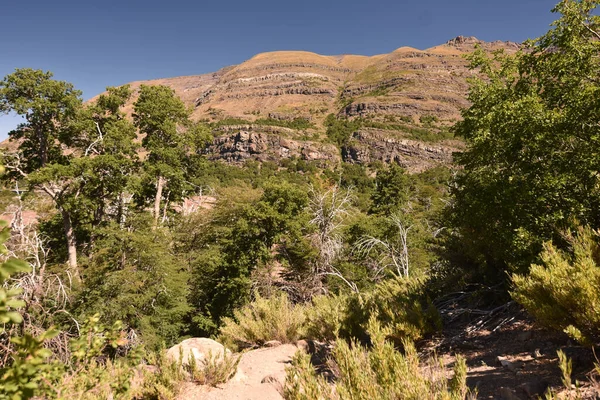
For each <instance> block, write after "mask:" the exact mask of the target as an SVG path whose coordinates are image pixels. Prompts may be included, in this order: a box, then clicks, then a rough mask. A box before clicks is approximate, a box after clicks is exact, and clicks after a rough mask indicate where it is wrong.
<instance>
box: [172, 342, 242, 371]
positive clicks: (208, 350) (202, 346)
mask: <svg viewBox="0 0 600 400" xmlns="http://www.w3.org/2000/svg"><path fill="white" fill-rule="evenodd" d="M180 349H181V351H182V352H183V360H182V363H183V365H188V364H189V359H190V358H189V357H190V355H192V356H193V357H194V358H195V359H196V364H197V365H198V366H203V365H205V364H206V362H207V360H209V359H210V357H212V358H217V359H222V358H223V355H224V354H229V353H231V352H230V351H229V350H227V349H226V348H225V347H224V346H223V345H222V344H221V343H218V342H215V341H214V340H212V339H208V338H191V339H186V340H184V341H183V342H181V343H179V344H176V345H175V346H173V347H171V348H170V349H168V350H167V358H168V359H170V360H173V361H179V357H180Z"/></svg>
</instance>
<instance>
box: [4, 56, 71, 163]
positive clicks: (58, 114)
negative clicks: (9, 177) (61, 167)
mask: <svg viewBox="0 0 600 400" xmlns="http://www.w3.org/2000/svg"><path fill="white" fill-rule="evenodd" d="M80 96H81V92H80V91H78V90H75V89H74V87H73V85H72V84H70V83H68V82H63V81H57V80H54V79H52V73H51V72H44V71H41V70H33V69H30V68H22V69H17V70H15V72H14V73H12V74H10V75H7V76H6V77H4V79H3V80H2V81H1V82H0V111H12V112H15V113H17V114H18V115H20V116H22V117H24V118H25V122H24V123H22V124H20V125H19V126H18V127H17V128H16V129H15V130H13V131H11V132H9V137H10V138H11V139H14V140H20V141H21V144H20V146H19V147H20V149H21V151H22V153H23V156H24V160H23V161H24V163H23V164H24V165H23V167H24V168H23V169H24V171H25V172H31V171H33V170H35V169H37V168H40V167H44V166H46V164H48V163H49V162H54V161H57V160H60V159H61V158H62V150H61V148H60V143H59V142H58V140H57V139H58V137H59V135H60V134H61V132H62V131H63V129H64V128H65V124H67V123H68V121H69V119H70V118H71V117H72V116H73V114H74V113H75V111H76V110H77V109H78V107H79V106H80V104H81V98H80Z"/></svg>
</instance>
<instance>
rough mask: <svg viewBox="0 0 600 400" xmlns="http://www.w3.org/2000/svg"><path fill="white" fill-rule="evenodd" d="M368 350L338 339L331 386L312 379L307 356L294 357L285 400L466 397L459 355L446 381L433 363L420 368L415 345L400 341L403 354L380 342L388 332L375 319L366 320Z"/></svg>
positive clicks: (465, 368) (436, 363)
mask: <svg viewBox="0 0 600 400" xmlns="http://www.w3.org/2000/svg"><path fill="white" fill-rule="evenodd" d="M369 333H370V336H371V341H372V343H373V346H372V348H371V349H366V348H363V347H361V346H360V345H359V344H358V343H356V342H354V343H352V344H350V345H349V344H348V343H347V342H346V341H344V340H341V339H338V340H337V341H336V343H335V348H334V351H333V362H335V365H336V366H337V368H336V369H337V370H338V373H337V379H336V381H335V383H334V384H333V385H329V384H328V383H327V381H326V380H325V379H324V378H323V377H321V376H319V375H317V373H316V372H315V370H314V368H313V366H312V365H311V364H310V356H308V355H307V354H304V353H298V354H297V355H296V356H295V358H294V360H293V364H292V367H291V368H290V369H288V374H287V378H286V383H285V387H284V397H285V399H287V400H309V399H334V400H346V399H348V400H349V399H352V400H363V399H364V400H372V399H383V400H387V399H389V400H395V399H415V400H416V399H419V400H421V399H448V400H450V399H465V398H467V396H469V391H468V388H467V386H466V372H467V366H466V362H465V359H464V358H462V357H458V358H457V361H456V364H455V366H454V377H453V378H452V379H451V380H450V381H448V379H447V378H446V373H445V371H444V369H443V368H442V367H441V366H440V365H439V363H438V362H436V360H435V359H432V360H430V361H429V363H428V367H429V368H427V369H426V370H424V369H423V368H422V367H421V366H420V364H419V357H418V355H417V352H416V350H415V347H414V345H413V344H412V342H410V341H405V345H404V349H405V353H404V354H402V353H400V352H398V351H396V349H395V348H394V346H393V345H392V344H391V343H390V342H387V341H386V340H385V338H386V336H388V335H389V332H388V331H387V330H386V329H383V328H382V327H381V325H380V323H379V322H377V320H376V318H375V317H373V318H371V319H370V321H369Z"/></svg>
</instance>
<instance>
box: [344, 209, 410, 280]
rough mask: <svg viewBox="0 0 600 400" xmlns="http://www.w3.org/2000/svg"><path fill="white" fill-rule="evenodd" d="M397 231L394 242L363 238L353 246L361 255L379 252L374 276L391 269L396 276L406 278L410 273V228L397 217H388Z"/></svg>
mask: <svg viewBox="0 0 600 400" xmlns="http://www.w3.org/2000/svg"><path fill="white" fill-rule="evenodd" d="M389 219H390V222H392V223H393V224H394V226H395V228H396V230H397V236H396V240H394V241H390V240H382V239H379V238H376V237H374V236H370V235H366V236H363V237H362V238H361V239H360V240H359V241H358V242H357V243H356V246H355V249H356V251H358V252H359V253H362V254H366V255H369V254H370V253H371V252H372V251H373V250H374V249H379V250H380V251H381V255H380V257H379V258H378V259H377V265H378V266H377V267H376V269H375V276H376V277H377V276H379V275H381V273H382V272H383V271H384V270H386V269H388V268H392V269H393V270H394V272H395V273H396V274H397V275H398V276H404V277H406V278H408V276H409V271H410V262H409V261H410V260H409V254H408V231H409V230H410V229H411V228H412V226H406V225H405V224H404V223H403V222H402V219H401V218H400V217H399V216H398V215H392V216H391V217H389Z"/></svg>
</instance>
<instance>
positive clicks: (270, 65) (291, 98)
mask: <svg viewBox="0 0 600 400" xmlns="http://www.w3.org/2000/svg"><path fill="white" fill-rule="evenodd" d="M476 44H479V45H481V46H482V47H483V48H484V49H485V50H487V51H493V50H498V49H505V50H507V51H509V52H513V51H516V50H517V49H518V45H517V44H515V43H510V42H493V43H485V42H481V41H479V40H477V39H476V38H466V37H457V38H455V39H452V40H450V41H448V42H447V43H445V44H443V45H440V46H436V47H433V48H430V49H427V50H418V49H414V48H410V47H401V48H399V49H397V50H395V51H393V52H391V53H389V54H381V55H376V56H371V57H368V56H358V55H341V56H323V55H319V54H315V53H310V52H305V51H278V52H271V53H262V54H258V55H256V56H254V57H252V58H251V59H250V60H248V61H245V62H243V63H241V64H239V65H236V66H231V67H227V68H223V69H221V70H220V71H217V72H215V73H212V74H206V75H198V76H186V77H178V78H169V79H158V80H152V81H144V82H133V83H132V84H131V86H132V88H134V89H137V88H138V87H139V86H140V85H141V84H146V85H156V84H161V85H168V86H170V87H172V88H173V89H174V90H175V92H176V93H177V94H178V95H179V96H180V97H181V98H182V99H183V100H184V101H185V102H186V103H187V104H188V105H190V106H191V107H193V109H194V112H193V116H194V118H196V119H198V120H200V119H204V120H207V121H210V122H215V121H221V122H220V124H219V125H220V128H219V129H217V130H216V131H215V134H216V138H215V141H214V143H213V144H212V146H210V148H209V157H210V158H212V159H222V160H225V161H228V162H235V163H239V162H243V161H244V160H246V159H249V158H250V159H256V160H261V161H265V160H271V161H278V160H280V159H282V158H287V157H301V158H304V159H306V160H312V161H317V162H320V163H322V164H329V163H331V162H334V163H335V162H339V161H340V159H341V158H343V159H344V160H345V161H348V162H356V163H368V162H371V161H375V160H380V161H385V162H389V161H396V162H399V163H400V164H402V165H404V166H405V167H407V168H409V170H413V171H417V170H422V169H425V168H428V167H430V166H432V165H437V164H439V163H447V162H449V161H450V159H451V154H452V152H453V151H457V150H460V143H458V142H457V141H442V140H439V138H437V137H436V135H438V134H439V135H441V134H443V133H444V132H446V130H447V127H448V126H450V125H451V124H452V123H453V122H454V121H455V120H456V119H458V118H459V117H460V110H461V108H463V107H466V106H468V102H467V101H466V94H467V89H468V86H467V81H466V79H467V77H469V76H470V75H471V74H472V71H469V69H468V68H467V61H466V60H465V59H464V57H463V56H464V55H465V54H467V53H469V52H471V51H473V49H474V48H475V45H476ZM131 108H132V105H131V104H129V105H128V111H129V112H130V111H131ZM328 114H336V115H338V116H340V117H347V118H351V119H356V118H361V119H363V120H365V121H370V122H377V123H379V124H380V125H381V124H391V123H396V122H401V123H402V125H396V126H395V127H394V129H379V130H377V129H376V130H372V129H364V130H360V131H357V132H355V133H354V134H353V135H352V139H351V141H350V144H349V145H348V146H347V147H346V148H344V149H337V148H336V147H335V146H333V145H331V144H328V143H327V140H326V136H325V128H324V127H323V121H324V119H325V117H326V116H327V115H328ZM292 121H304V122H305V124H304V125H306V126H304V127H303V129H289V128H288V129H285V128H284V127H286V126H290V122H292ZM257 122H261V123H258V124H257ZM378 126H379V125H378ZM379 127H381V126H379ZM383 127H384V128H385V126H383ZM415 128H416V129H421V130H423V129H425V130H428V131H429V132H430V135H428V138H427V139H423V138H417V140H414V139H415V138H414V137H411V131H412V130H414V129H415ZM412 136H414V135H412Z"/></svg>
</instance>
